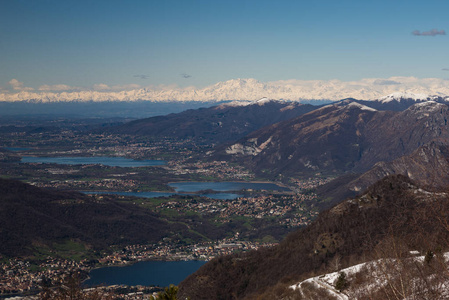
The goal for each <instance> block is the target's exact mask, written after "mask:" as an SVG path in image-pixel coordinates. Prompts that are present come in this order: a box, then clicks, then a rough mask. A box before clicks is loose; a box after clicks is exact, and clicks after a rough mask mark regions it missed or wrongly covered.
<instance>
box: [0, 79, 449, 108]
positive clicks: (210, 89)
mask: <svg viewBox="0 0 449 300" xmlns="http://www.w3.org/2000/svg"><path fill="white" fill-rule="evenodd" d="M14 82H19V81H18V80H14ZM19 83H20V82H19ZM448 83H449V81H448V80H445V79H439V78H424V79H420V78H415V77H390V78H388V79H379V78H369V79H361V80H358V81H341V80H280V81H271V82H261V81H258V80H256V79H253V78H249V79H232V80H228V81H223V82H218V83H216V84H214V85H211V86H207V87H205V88H195V87H186V88H173V87H152V88H135V89H128V90H121V91H117V90H108V89H101V90H96V89H95V88H94V89H91V90H88V89H86V90H79V89H77V90H71V91H70V90H67V91H49V89H39V90H34V89H32V88H28V87H23V83H20V84H16V85H15V86H14V91H12V92H11V91H8V90H7V89H4V88H3V89H0V101H30V100H31V101H38V102H63V101H136V100H149V101H158V102H159V101H224V100H237V101H248V100H257V99H261V98H264V97H267V98H269V99H284V100H291V101H301V100H310V99H317V100H320V99H323V100H340V99H344V98H348V97H352V98H356V99H363V100H373V99H380V98H381V97H384V96H385V95H390V94H392V93H395V94H393V95H390V96H387V98H385V99H384V101H388V100H389V99H390V98H391V97H397V96H398V95H403V96H404V97H408V96H407V95H408V93H410V94H413V95H415V96H416V95H418V96H416V97H417V98H419V99H422V98H424V97H426V95H436V97H438V96H439V97H444V96H445V95H449V84H448ZM64 86H65V85H64ZM104 86H106V85H104ZM67 88H69V87H68V86H67ZM398 93H399V94H398ZM415 96H412V97H415ZM388 97H390V98H388Z"/></svg>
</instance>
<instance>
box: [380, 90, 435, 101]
mask: <svg viewBox="0 0 449 300" xmlns="http://www.w3.org/2000/svg"><path fill="white" fill-rule="evenodd" d="M439 97H441V96H436V95H428V94H415V93H409V92H396V93H392V94H390V95H387V96H385V97H382V98H380V99H379V100H378V101H380V102H382V103H388V102H392V101H399V102H400V101H401V100H404V99H411V100H414V101H415V102H421V101H432V100H435V99H438V98H439Z"/></svg>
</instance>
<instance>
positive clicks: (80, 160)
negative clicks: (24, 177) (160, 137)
mask: <svg viewBox="0 0 449 300" xmlns="http://www.w3.org/2000/svg"><path fill="white" fill-rule="evenodd" d="M21 162H22V163H46V164H49V163H52V164H61V165H91V164H100V165H104V166H110V167H149V166H161V165H165V164H166V162H165V161H163V160H134V159H130V158H125V157H109V156H90V157H76V156H74V157H71V156H67V157H36V156H24V157H22V160H21Z"/></svg>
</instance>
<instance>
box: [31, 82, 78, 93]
mask: <svg viewBox="0 0 449 300" xmlns="http://www.w3.org/2000/svg"><path fill="white" fill-rule="evenodd" d="M75 90H81V88H79V87H73V86H69V85H67V84H53V85H48V84H44V85H41V86H40V87H39V91H46V92H50V91H75Z"/></svg>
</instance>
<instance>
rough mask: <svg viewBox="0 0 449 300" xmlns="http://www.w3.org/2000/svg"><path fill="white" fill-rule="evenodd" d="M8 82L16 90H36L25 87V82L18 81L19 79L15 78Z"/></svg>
mask: <svg viewBox="0 0 449 300" xmlns="http://www.w3.org/2000/svg"><path fill="white" fill-rule="evenodd" d="M8 84H9V85H10V86H11V87H12V88H13V89H14V90H16V91H32V90H34V89H33V88H31V87H25V86H24V85H23V82H20V81H18V80H17V79H15V78H13V79H11V80H10V81H9V82H8Z"/></svg>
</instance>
